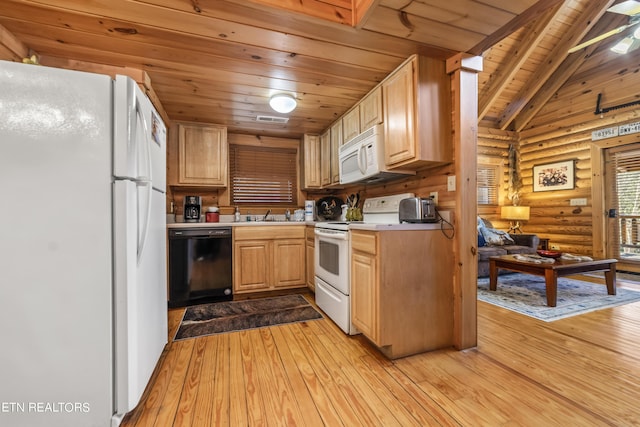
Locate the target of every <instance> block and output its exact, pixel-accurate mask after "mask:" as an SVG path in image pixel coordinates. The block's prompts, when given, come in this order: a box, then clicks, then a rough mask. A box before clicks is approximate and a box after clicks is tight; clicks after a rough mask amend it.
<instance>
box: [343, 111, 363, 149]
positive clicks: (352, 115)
mask: <svg viewBox="0 0 640 427" xmlns="http://www.w3.org/2000/svg"><path fill="white" fill-rule="evenodd" d="M359 133H360V109H359V108H358V105H357V104H356V105H355V106H354V107H353V108H352V109H351V110H349V111H347V112H346V113H345V114H344V115H343V116H342V142H343V143H345V142H347V141H349V140H350V139H351V138H354V137H356V136H358V134H359Z"/></svg>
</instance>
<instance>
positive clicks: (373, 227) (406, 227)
mask: <svg viewBox="0 0 640 427" xmlns="http://www.w3.org/2000/svg"><path fill="white" fill-rule="evenodd" d="M349 229H350V230H370V231H413V230H440V223H439V222H436V223H402V224H371V223H369V224H350V225H349Z"/></svg>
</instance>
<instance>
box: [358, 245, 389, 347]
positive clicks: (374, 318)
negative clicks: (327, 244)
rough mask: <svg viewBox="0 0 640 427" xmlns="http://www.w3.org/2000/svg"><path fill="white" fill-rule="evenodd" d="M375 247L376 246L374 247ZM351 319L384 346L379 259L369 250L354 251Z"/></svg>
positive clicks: (361, 330)
mask: <svg viewBox="0 0 640 427" xmlns="http://www.w3.org/2000/svg"><path fill="white" fill-rule="evenodd" d="M372 248H373V249H375V247H372ZM351 271H352V279H351V294H352V295H353V294H355V295H356V298H353V297H352V301H351V319H352V323H353V324H354V325H355V326H356V328H357V329H358V330H359V331H360V332H362V333H363V334H364V335H365V336H367V337H368V338H369V339H370V340H371V341H373V342H374V343H375V344H376V345H378V346H382V345H383V344H382V341H381V338H380V323H379V318H378V314H379V312H380V310H379V306H380V299H379V298H380V296H379V294H378V290H379V289H380V283H379V278H378V260H377V257H376V255H375V254H371V253H369V252H363V251H360V252H354V253H353V256H352V258H351Z"/></svg>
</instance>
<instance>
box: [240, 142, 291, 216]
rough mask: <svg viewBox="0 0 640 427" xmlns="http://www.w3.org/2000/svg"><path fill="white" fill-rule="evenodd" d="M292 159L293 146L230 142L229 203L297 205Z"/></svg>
mask: <svg viewBox="0 0 640 427" xmlns="http://www.w3.org/2000/svg"><path fill="white" fill-rule="evenodd" d="M296 159H297V152H296V150H295V149H294V148H267V147H256V146H250V145H230V146H229V164H230V165H229V172H230V175H231V203H232V204H234V205H269V206H277V205H282V206H297V204H298V198H297V194H298V185H297V176H298V174H297V168H296V164H297V160H296Z"/></svg>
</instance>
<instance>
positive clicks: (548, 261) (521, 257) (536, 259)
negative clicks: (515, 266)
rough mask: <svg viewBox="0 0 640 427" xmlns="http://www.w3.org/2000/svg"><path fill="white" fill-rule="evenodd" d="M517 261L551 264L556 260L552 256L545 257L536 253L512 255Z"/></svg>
mask: <svg viewBox="0 0 640 427" xmlns="http://www.w3.org/2000/svg"><path fill="white" fill-rule="evenodd" d="M513 257H514V258H515V259H517V260H518V261H525V262H532V263H534V264H553V263H554V262H556V260H555V259H553V258H545V257H541V256H538V255H514V256H513Z"/></svg>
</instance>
